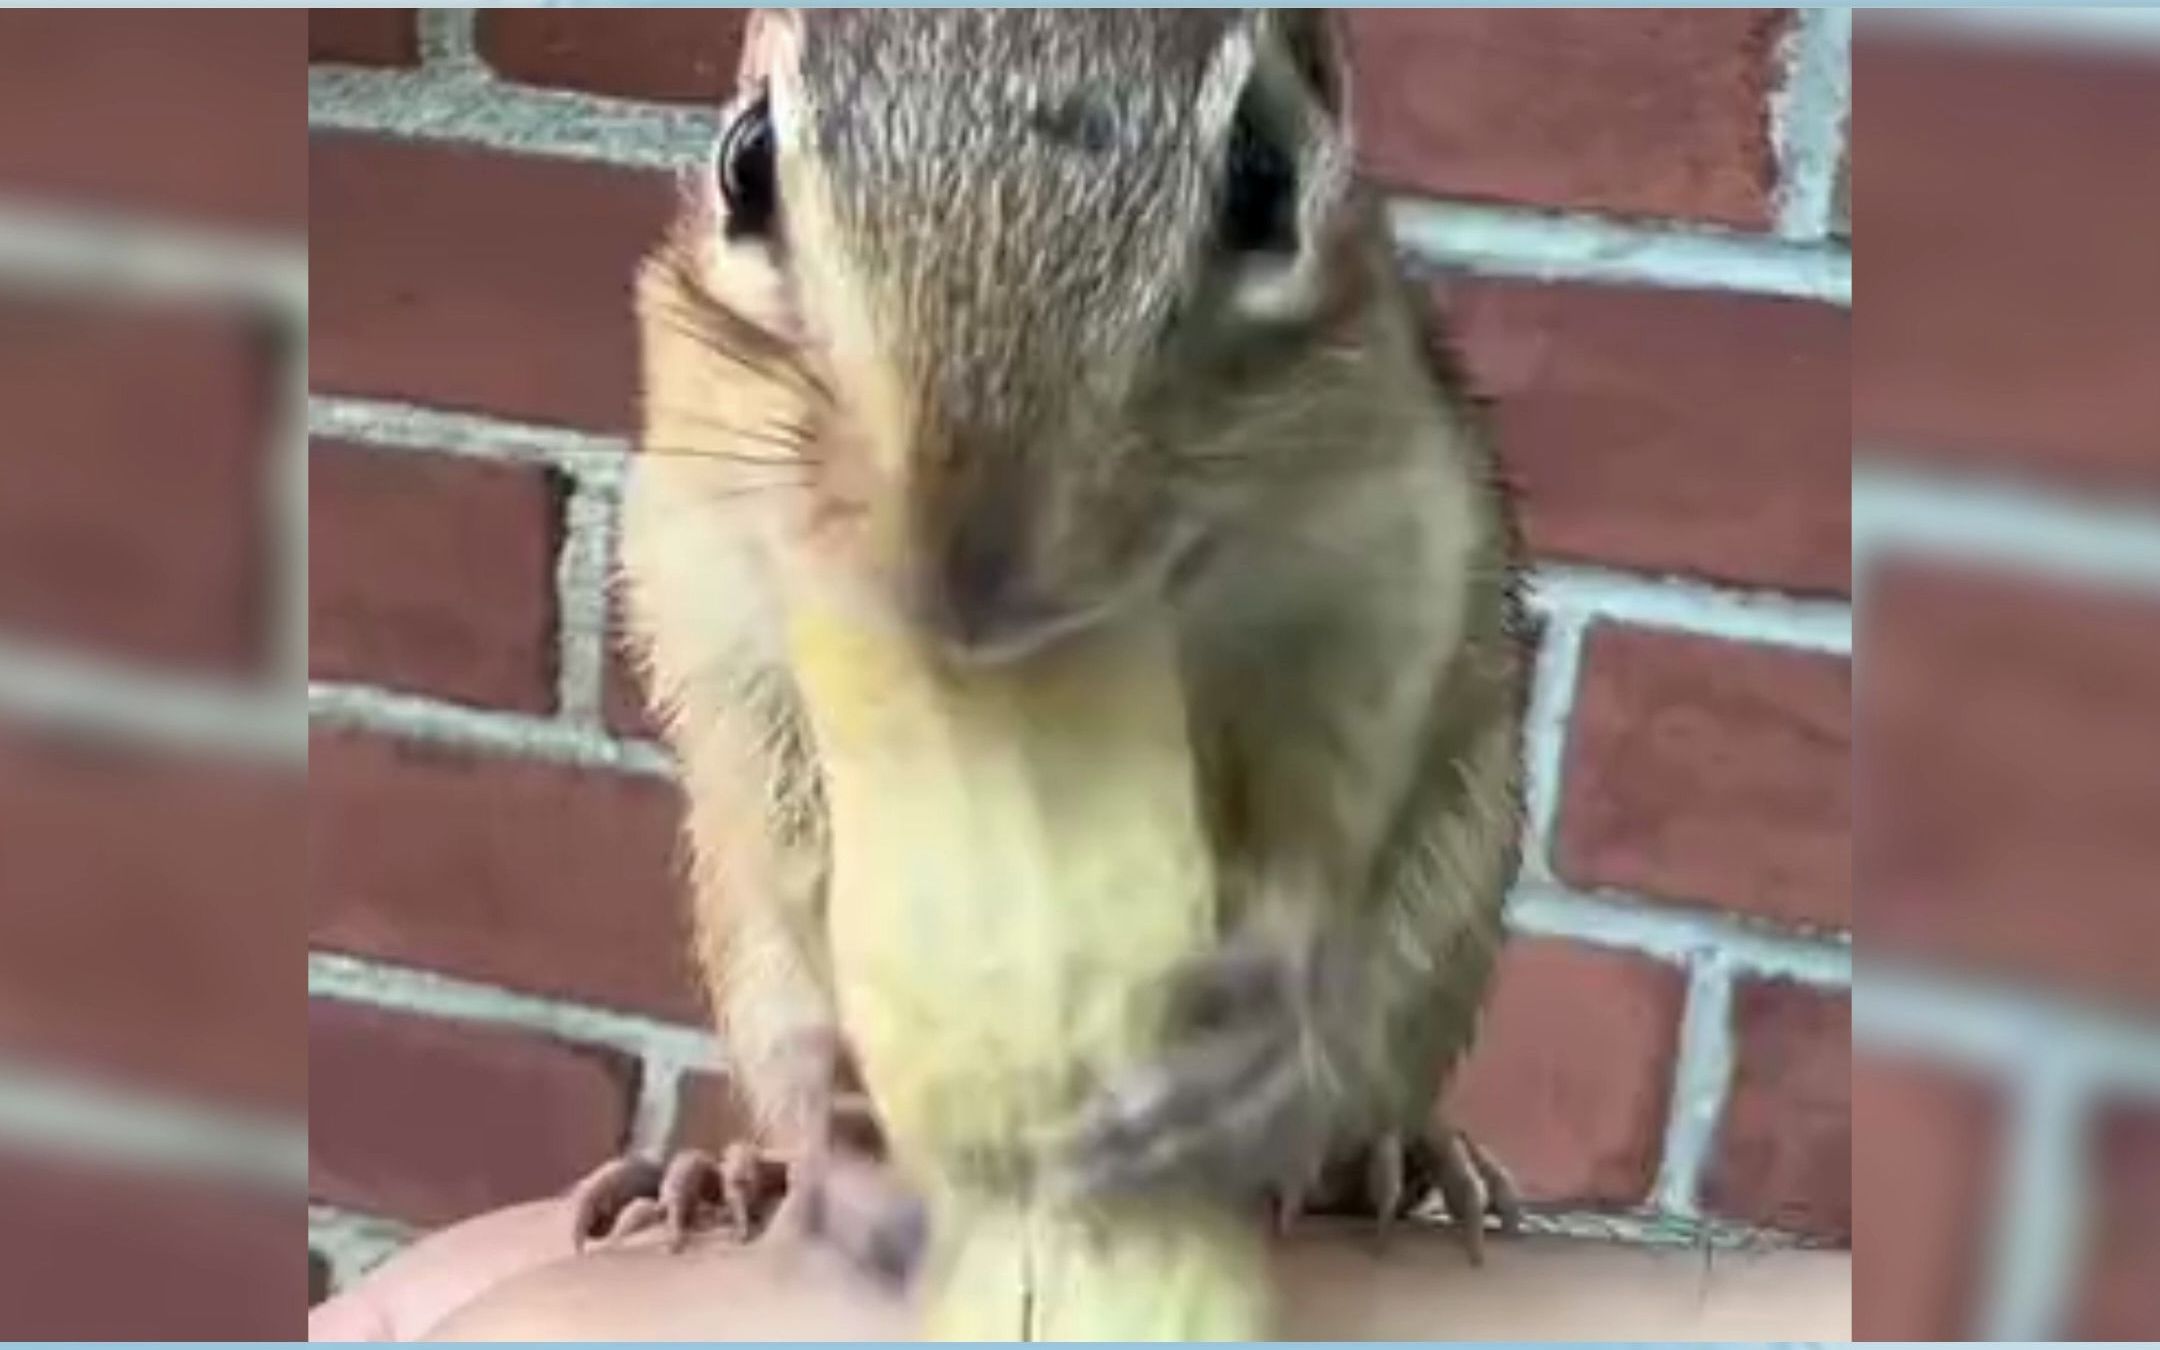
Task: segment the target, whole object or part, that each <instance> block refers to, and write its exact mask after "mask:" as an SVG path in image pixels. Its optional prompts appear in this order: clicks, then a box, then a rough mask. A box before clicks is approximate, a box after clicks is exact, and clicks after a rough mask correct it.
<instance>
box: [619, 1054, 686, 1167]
mask: <svg viewBox="0 0 2160 1350" xmlns="http://www.w3.org/2000/svg"><path fill="white" fill-rule="evenodd" d="M638 1069H639V1072H638V1096H637V1104H636V1107H635V1108H634V1109H633V1110H632V1112H631V1115H630V1140H629V1144H628V1151H629V1152H632V1153H636V1154H639V1155H641V1156H643V1157H647V1158H652V1159H655V1160H659V1159H662V1158H665V1157H666V1156H667V1155H668V1149H669V1146H670V1145H671V1144H672V1143H673V1142H674V1139H675V1127H676V1124H677V1116H678V1115H679V1114H680V1109H681V1101H682V1081H683V1075H684V1074H685V1073H687V1072H688V1071H689V1066H688V1065H686V1064H684V1063H683V1062H682V1061H681V1060H679V1059H666V1058H658V1057H654V1056H651V1055H648V1056H647V1057H646V1058H645V1060H644V1061H643V1062H642V1063H641V1064H640V1065H639V1066H638Z"/></svg>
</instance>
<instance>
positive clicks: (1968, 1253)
mask: <svg viewBox="0 0 2160 1350" xmlns="http://www.w3.org/2000/svg"><path fill="white" fill-rule="evenodd" d="M1852 1086H1853V1108H1852V1122H1853V1129H1852V1133H1853V1148H1854V1152H1853V1169H1852V1176H1853V1207H1854V1214H1853V1222H1854V1227H1853V1232H1854V1240H1853V1251H1854V1255H1855V1257H1856V1260H1855V1262H1854V1270H1853V1335H1854V1336H1855V1337H1857V1338H1858V1339H1860V1340H1864V1341H1956V1340H1968V1339H1970V1338H1971V1336H1972V1333H1973V1331H1974V1330H1975V1329H1976V1328H1975V1323H1974V1318H1973V1312H1974V1308H1973V1298H1974V1295H1975V1294H1976V1293H1977V1292H1978V1289H1979V1284H1978V1280H1979V1278H1980V1276H1981V1273H1982V1267H1981V1264H1980V1263H1981V1262H1982V1261H1983V1260H1984V1259H1985V1257H1986V1255H1987V1252H1986V1249H1985V1247H1984V1245H1983V1244H1984V1243H1985V1242H1986V1240H1987V1233H1988V1226H1989V1221H1990V1217H1991V1209H1990V1201H1991V1200H1992V1198H1993V1195H1994V1184H1993V1178H1994V1177H1995V1176H1996V1175H1997V1173H1998V1171H1999V1168H2000V1156H2001V1155H2000V1153H1999V1150H2000V1148H2001V1128H2002V1121H2001V1116H2000V1103H1998V1102H1997V1101H1996V1100H1995V1099H1994V1097H1993V1095H1992V1094H1991V1093H1990V1091H1989V1090H1988V1089H1986V1088H1984V1087H1982V1086H1980V1085H1979V1084H1977V1083H1974V1082H1971V1081H1969V1080H1967V1079H1964V1078H1960V1077H1955V1076H1952V1075H1950V1074H1948V1073H1945V1072H1943V1071H1941V1070H1937V1069H1932V1068H1928V1067H1924V1066H1922V1065H1919V1064H1916V1063H1909V1062H1903V1061H1898V1060H1887V1059H1881V1058H1876V1057H1873V1056H1863V1057H1862V1058H1861V1060H1860V1062H1859V1063H1858V1064H1857V1065H1855V1066H1854V1069H1853V1077H1852Z"/></svg>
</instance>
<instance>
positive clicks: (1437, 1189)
mask: <svg viewBox="0 0 2160 1350" xmlns="http://www.w3.org/2000/svg"><path fill="white" fill-rule="evenodd" d="M1435 1195H1437V1196H1439V1197H1440V1200H1441V1202H1442V1203H1443V1204H1444V1205H1445V1206H1446V1209H1447V1215H1448V1219H1449V1221H1450V1222H1451V1223H1452V1224H1453V1225H1454V1227H1455V1230H1456V1232H1457V1233H1458V1234H1459V1235H1460V1237H1461V1240H1462V1244H1463V1249H1464V1251H1465V1252H1466V1253H1467V1254H1468V1255H1469V1257H1470V1260H1471V1262H1472V1263H1473V1264H1482V1263H1483V1262H1484V1259H1485V1227H1486V1220H1487V1219H1488V1218H1492V1219H1498V1220H1499V1224H1500V1231H1501V1232H1503V1233H1513V1232H1516V1231H1518V1230H1519V1229H1520V1228H1521V1226H1522V1200H1521V1197H1520V1194H1519V1193H1518V1192H1517V1190H1516V1188H1515V1181H1514V1178H1513V1177H1511V1176H1510V1175H1509V1174H1508V1170H1507V1168H1506V1167H1504V1166H1502V1165H1501V1163H1500V1162H1499V1160H1498V1159H1496V1158H1494V1157H1493V1155H1492V1154H1491V1153H1489V1152H1488V1151H1486V1150H1485V1149H1484V1148H1483V1147H1482V1146H1480V1145H1479V1144H1478V1143H1477V1141H1476V1140H1474V1139H1472V1138H1471V1137H1470V1136H1469V1135H1468V1134H1466V1133H1464V1132H1463V1131H1461V1130H1459V1129H1456V1128H1454V1127H1453V1126H1451V1125H1446V1124H1435V1125H1434V1126H1432V1127H1431V1128H1430V1129H1429V1130H1428V1131H1427V1132H1425V1133H1423V1134H1406V1133H1400V1132H1391V1133H1385V1134H1382V1135H1380V1136H1379V1137H1377V1138H1376V1139H1374V1140H1373V1141H1372V1142H1371V1143H1369V1144H1367V1145H1365V1146H1364V1147H1362V1148H1358V1149H1355V1150H1352V1151H1350V1152H1347V1153H1344V1154H1340V1155H1338V1156H1337V1157H1335V1158H1334V1159H1333V1160H1332V1161H1331V1162H1330V1163H1329V1164H1328V1166H1327V1167H1326V1168H1324V1169H1322V1171H1321V1172H1320V1173H1319V1175H1318V1176H1317V1178H1316V1179H1315V1180H1314V1181H1313V1182H1312V1183H1311V1184H1310V1185H1307V1186H1302V1187H1291V1188H1286V1189H1285V1190H1284V1192H1283V1193H1282V1194H1281V1196H1280V1197H1279V1204H1280V1208H1279V1210H1278V1217H1279V1219H1280V1220H1281V1222H1282V1225H1283V1226H1284V1227H1285V1228H1288V1227H1290V1226H1292V1225H1294V1224H1295V1223H1296V1222H1297V1221H1298V1220H1299V1219H1301V1218H1302V1217H1304V1216H1305V1215H1307V1214H1324V1215H1330V1216H1337V1217H1354V1218H1362V1219H1367V1220H1370V1221H1371V1222H1372V1224H1373V1225H1374V1227H1375V1229H1376V1230H1377V1231H1378V1232H1379V1233H1380V1234H1382V1235H1385V1234H1386V1232H1387V1231H1388V1230H1389V1229H1390V1228H1392V1227H1393V1226H1394V1225H1395V1224H1396V1223H1397V1222H1399V1221H1400V1220H1402V1219H1403V1218H1405V1217H1407V1216H1408V1215H1409V1214H1410V1213H1411V1212H1412V1211H1414V1210H1416V1209H1417V1208H1419V1207H1420V1206H1421V1205H1423V1204H1425V1202H1427V1201H1428V1200H1430V1199H1432V1198H1433V1197H1434V1196H1435Z"/></svg>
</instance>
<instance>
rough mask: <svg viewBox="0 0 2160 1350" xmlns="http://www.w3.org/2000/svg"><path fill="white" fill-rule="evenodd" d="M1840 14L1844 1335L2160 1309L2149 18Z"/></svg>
mask: <svg viewBox="0 0 2160 1350" xmlns="http://www.w3.org/2000/svg"><path fill="white" fill-rule="evenodd" d="M2120 17H2124V18H2128V19H2129V20H2130V22H2128V23H2122V22H2113V23H2110V22H2105V21H2102V22H2098V23H2094V22H2092V21H2091V19H2090V18H2088V20H2087V21H2085V22H2083V23H2069V22H2058V23H2053V24H2051V23H2050V22H2048V17H2047V16H2046V15H2041V14H2037V13H2033V14H2027V15H2025V16H2023V17H2022V18H2020V17H2017V16H2004V17H2003V19H2001V20H1997V21H1993V22H1989V21H1987V20H1986V17H1985V16H1982V15H1978V14H1974V15H1969V16H1966V17H1965V19H1964V20H1963V21H1961V22H1960V23H1958V24H1955V25H1952V26H1951V30H1950V31H1944V30H1943V27H1942V25H1940V24H1937V25H1929V26H1927V27H1921V26H1918V25H1916V24H1914V23H1913V22H1911V21H1903V22H1901V21H1898V20H1896V19H1894V18H1889V17H1878V16H1872V15H1862V16H1861V17H1860V20H1859V22H1858V25H1857V35H1856V39H1855V45H1854V50H1853V78H1854V80H1855V81H1856V87H1864V88H1865V89H1866V91H1867V96H1866V100H1865V102H1866V108H1867V120H1866V124H1865V125H1866V130H1865V142H1864V144H1865V151H1864V153H1863V154H1861V155H1860V156H1859V158H1858V161H1857V163H1858V164H1859V166H1860V169H1859V176H1858V177H1856V179H1855V180H1854V195H1853V201H1854V210H1853V214H1854V218H1855V223H1856V225H1858V226H1859V227H1860V230H1861V233H1863V234H1864V235H1865V237H1866V238H1867V241H1868V251H1869V264H1868V273H1869V281H1868V297H1867V302H1866V305H1865V308H1864V309H1862V310H1861V311H1859V313H1860V314H1861V316H1862V321H1861V322H1860V324H1859V325H1858V328H1857V330H1856V332H1855V335H1854V339H1855V345H1854V361H1853V387H1852V408H1853V431H1854V436H1855V440H1856V447H1857V451H1856V453H1857V455H1858V458H1857V460H1856V464H1855V473H1856V478H1855V490H1854V509H1855V521H1854V527H1855V529H1854V533H1855V541H1854V542H1855V553H1856V557H1858V558H1864V559H1866V560H1867V565H1866V568H1865V571H1866V575H1865V576H1864V577H1863V585H1864V586H1865V587H1866V590H1867V595H1868V603H1867V604H1866V606H1865V608H1864V610H1863V612H1862V614H1861V629H1862V632H1863V641H1864V644H1865V649H1866V651H1867V653H1868V668H1867V678H1866V679H1865V680H1864V681H1862V683H1861V686H1860V697H1859V700H1858V703H1857V704H1856V706H1855V713H1856V715H1857V717H1858V719H1859V723H1860V726H1861V728H1862V733H1861V741H1862V743H1863V744H1864V745H1866V746H1867V748H1868V749H1867V754H1866V755H1865V757H1864V760H1863V762H1862V765H1861V768H1862V769H1863V772H1862V773H1861V774H1860V776H1859V777H1858V778H1857V780H1856V783H1855V791H1856V795H1857V797H1858V800H1859V806H1860V809H1859V811H1858V812H1857V813H1856V822H1857V829H1856V832H1855V835H1854V839H1853V845H1852V849H1853V862H1852V865H1853V870H1854V873H1855V877H1856V879H1857V881H1858V883H1859V886H1858V894H1859V895H1860V897H1861V901H1860V903H1861V905H1862V908H1863V912H1864V914H1865V923H1864V927H1863V932H1864V937H1865V942H1866V955H1867V962H1868V964H1867V967H1866V975H1865V977H1864V978H1863V980H1862V982H1861V1000H1860V1007H1859V1009H1858V1012H1859V1014H1860V1016H1859V1020H1858V1022H1857V1024H1856V1045H1857V1046H1858V1049H1859V1052H1860V1062H1859V1065H1858V1066H1857V1068H1856V1071H1855V1074H1854V1079H1853V1081H1854V1085H1855V1102H1854V1107H1853V1119H1854V1124H1855V1131H1854V1132H1855V1136H1856V1138H1858V1139H1859V1140H1860V1141H1861V1144H1862V1147H1861V1148H1860V1150H1859V1152H1858V1153H1857V1155H1856V1156H1855V1159H1854V1165H1853V1184H1854V1189H1855V1192H1856V1194H1857V1196H1858V1197H1859V1200H1860V1207H1861V1211H1862V1214H1863V1220H1862V1227H1863V1229H1864V1231H1865V1232H1866V1234H1867V1237H1866V1239H1865V1242H1864V1252H1865V1254H1866V1257H1867V1259H1866V1260H1865V1261H1863V1262H1862V1264H1861V1266H1860V1270H1859V1289H1858V1293H1857V1296H1856V1300H1855V1318H1856V1326H1857V1329H1858V1330H1859V1331H1860V1332H1861V1333H1862V1334H1865V1335H1871V1336H1879V1337H1884V1338H1891V1339H1900V1340H1903V1339H1915V1340H1918V1339H1939V1338H1948V1337H1955V1336H1964V1335H1974V1334H1987V1335H1992V1336H1995V1337H2000V1338H2005V1339H2025V1338H2033V1339H2058V1338H2075V1339H2107V1340H2112V1339H2124V1340H2136V1339H2149V1338H2151V1337H2153V1336H2154V1335H2155V1334H2160V1293H2156V1292H2155V1291H2156V1290H2160V1283H2156V1282H2155V1281H2154V1279H2153V1274H2154V1272H2155V1271H2156V1270H2160V1245H2156V1229H2155V1227H2154V1223H2153V1215H2154V1213H2155V1212H2156V1211H2155V1209H2154V1204H2155V1200H2156V1195H2160V1192H2156V1191H2155V1185H2156V1182H2155V1178H2156V1176H2160V904H2156V901H2155V894H2154V889H2153V886H2152V882H2151V879H2150V878H2151V872H2152V869H2153V868H2154V867H2155V866H2156V865H2160V780H2156V779H2155V777H2154V774H2153V766H2154V765H2155V764H2156V763H2160V717H2156V716H2155V713H2154V708H2155V706H2156V704H2155V700H2154V694H2155V691H2156V690H2160V497H2156V494H2155V489H2156V488H2160V384H2156V382H2155V380H2154V379H2153V374H2154V372H2155V370H2156V369H2160V318H2156V316H2160V251H2156V250H2155V249H2154V248H2153V247H2152V241H2153V240H2154V239H2155V238H2160V172H2156V171H2155V161H2154V157H2153V151H2152V139H2151V136H2150V135H2149V134H2148V133H2149V129H2150V128H2151V127H2152V126H2154V125H2155V124H2156V123H2155V119H2156V118H2160V25H2156V24H2155V23H2153V22H2152V20H2153V17H2154V16H2153V14H2152V12H2151V11H2149V10H2147V11H2142V12H2141V13H2139V14H2135V15H2124V16H2120Z"/></svg>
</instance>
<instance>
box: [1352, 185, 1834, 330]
mask: <svg viewBox="0 0 2160 1350" xmlns="http://www.w3.org/2000/svg"><path fill="white" fill-rule="evenodd" d="M1389 214H1390V217H1391V220H1392V222H1393V225H1394V229H1395V237H1396V239H1397V240H1398V242H1400V243H1401V245H1402V246H1403V247H1404V249H1405V250H1407V251H1408V252H1409V253H1410V254H1411V255H1412V256H1413V257H1415V258H1418V259H1420V260H1422V261H1424V262H1427V263H1431V264H1433V265H1435V266H1438V267H1448V268H1462V269H1465V270H1468V271H1472V272H1485V273H1491V274H1494V275H1499V276H1516V277H1527V278H1530V279H1532V280H1537V281H1593V282H1606V283H1612V284H1621V285H1639V286H1656V287H1664V288H1670V289H1678V290H1707V291H1746V292H1750V293H1754V294H1761V295H1774V296H1784V297H1788V298H1792V299H1799V300H1815V301H1821V302H1824V303H1827V304H1834V305H1850V304H1852V251H1851V250H1850V249H1848V248H1846V247H1844V246H1843V245H1842V244H1833V243H1810V244H1800V243H1795V242H1793V241H1791V240H1785V239H1779V238H1776V237H1774V236H1769V235H1754V234H1742V233H1738V232H1735V231H1726V230H1715V229H1710V228H1707V227H1693V226H1687V225H1679V224H1671V225H1664V224H1660V225H1637V224H1630V223H1627V222H1624V221H1619V220H1611V219H1607V218H1605V217H1603V216H1592V215H1582V214H1572V213H1548V212H1539V211H1532V210H1528V209H1525V208H1519V207H1498V206H1474V205H1470V204H1467V203H1461V202H1437V201H1422V200H1408V199H1398V200H1396V201H1393V202H1391V203H1390V204H1389Z"/></svg>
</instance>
